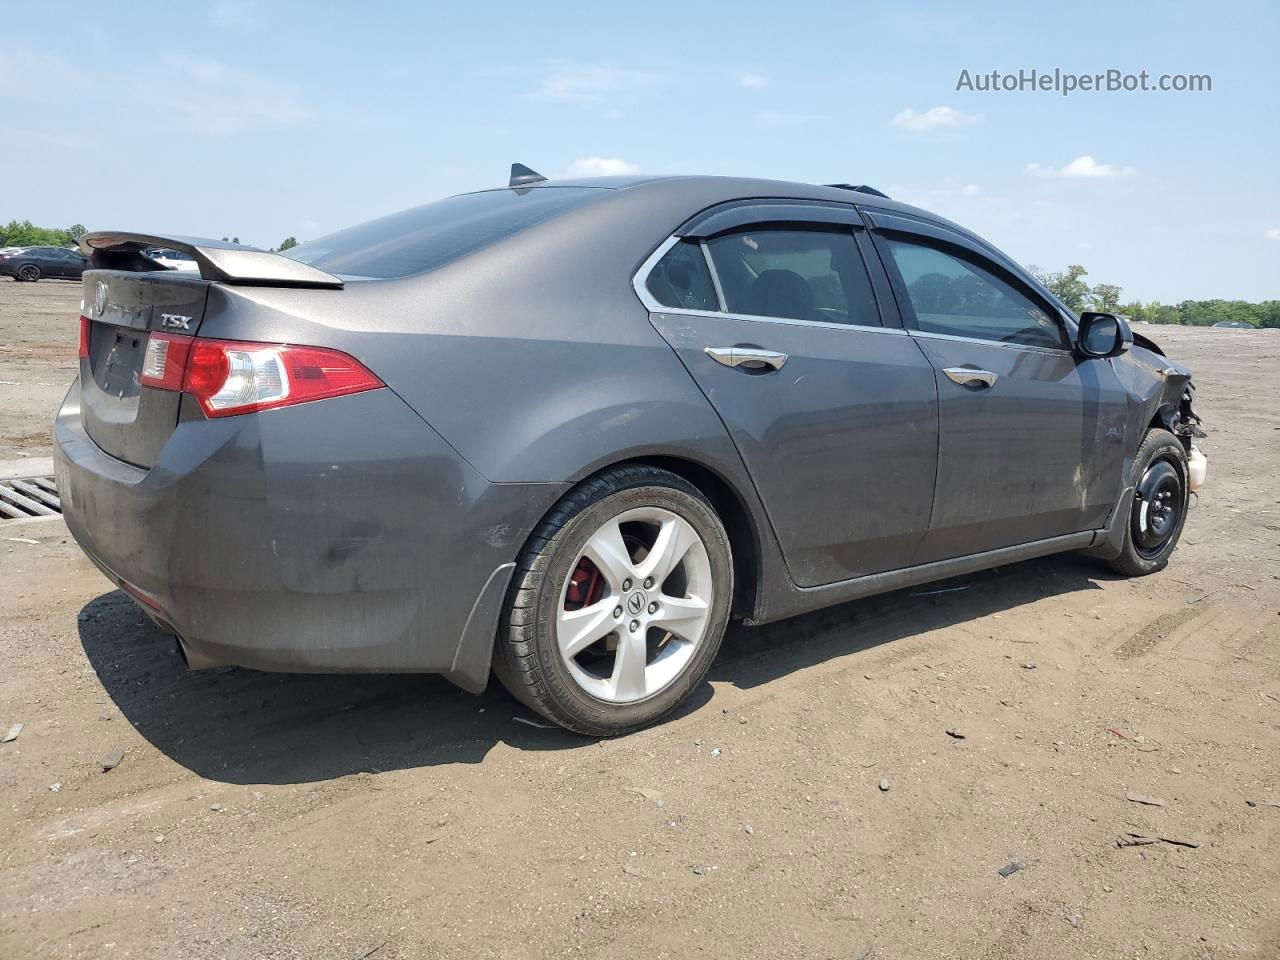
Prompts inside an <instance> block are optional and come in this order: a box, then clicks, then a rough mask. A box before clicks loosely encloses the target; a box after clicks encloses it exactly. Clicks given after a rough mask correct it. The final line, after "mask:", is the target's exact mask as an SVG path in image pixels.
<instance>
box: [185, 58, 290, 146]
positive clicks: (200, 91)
mask: <svg viewBox="0 0 1280 960" xmlns="http://www.w3.org/2000/svg"><path fill="white" fill-rule="evenodd" d="M164 61H165V76H166V77H168V79H169V83H168V84H167V86H168V88H169V89H171V90H172V91H173V96H172V102H171V104H170V106H171V108H172V109H173V110H174V111H175V112H177V113H179V114H181V115H182V116H184V117H185V118H186V120H187V125H188V126H189V127H190V128H191V129H192V130H193V131H194V132H196V133H204V134H228V133H240V132H241V131H243V130H247V129H250V128H253V127H266V126H285V125H291V124H295V123H300V122H302V121H303V120H306V119H307V117H308V116H309V112H308V111H307V110H306V108H304V107H303V106H302V104H301V103H300V102H299V101H298V99H297V95H296V93H295V91H294V89H293V88H291V87H287V86H284V85H282V84H279V83H277V82H275V81H273V80H272V79H270V78H269V77H263V76H259V75H257V74H254V73H249V72H248V71H244V70H238V69H236V68H235V67H229V66H227V65H226V64H225V63H222V62H221V61H219V60H202V59H199V58H196V57H190V56H179V55H177V54H168V55H166V56H165V58H164Z"/></svg>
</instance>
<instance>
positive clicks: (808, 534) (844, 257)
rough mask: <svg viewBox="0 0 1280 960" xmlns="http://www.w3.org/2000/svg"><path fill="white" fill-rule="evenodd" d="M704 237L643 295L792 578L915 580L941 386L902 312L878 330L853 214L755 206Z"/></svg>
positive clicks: (654, 277) (650, 268) (646, 273)
mask: <svg viewBox="0 0 1280 960" xmlns="http://www.w3.org/2000/svg"><path fill="white" fill-rule="evenodd" d="M699 232H701V233H705V234H708V235H706V236H701V235H689V236H686V239H682V240H672V241H669V242H668V244H667V245H666V246H665V247H663V248H660V249H659V251H658V252H656V253H655V255H654V256H653V257H651V258H650V261H649V263H648V264H646V267H645V268H642V270H641V273H640V275H639V276H638V278H637V290H638V291H639V292H640V294H641V298H642V299H644V300H645V302H646V304H647V305H648V306H649V308H650V311H651V312H650V318H651V321H652V322H653V325H654V326H655V327H656V328H657V330H658V331H659V333H661V334H662V336H663V337H664V338H665V339H666V340H667V342H668V343H670V344H671V346H672V347H673V348H674V349H675V350H676V352H677V353H678V355H679V356H680V359H681V360H682V362H683V363H684V365H685V366H686V368H687V369H688V370H689V372H690V374H692V376H693V377H694V379H695V380H696V381H697V383H698V385H699V387H700V388H701V389H702V391H703V393H704V394H705V395H706V396H707V399H708V400H709V401H710V402H711V404H712V405H713V406H714V407H715V409H716V411H717V413H718V414H719V415H720V418H721V419H722V420H723V422H724V424H725V426H726V428H727V429H728V431H729V434H730V436H731V437H732V438H733V441H734V443H735V444H736V445H737V447H738V450H739V452H740V453H741V455H742V458H743V460H744V462H745V464H746V466H747V468H748V471H749V472H750V474H751V476H752V479H753V480H754V482H755V484H756V487H757V490H758V492H759V494H760V496H761V499H762V501H763V502H764V504H765V508H766V510H767V511H768V513H769V517H770V519H771V521H772V523H773V527H774V530H775V533H776V534H777V537H778V540H779V543H780V544H781V546H782V550H783V554H784V556H785V558H786V561H787V565H788V567H789V569H790V571H791V574H792V577H793V578H794V579H795V581H796V582H797V583H799V584H800V585H802V586H816V585H820V584H826V583H833V582H836V581H839V580H845V579H849V578H852V577H858V576H863V575H866V574H871V573H877V572H881V571H884V570H890V569H894V568H897V567H903V566H906V565H907V564H908V563H909V562H910V558H911V556H912V554H913V552H914V551H915V549H916V547H917V546H918V545H919V543H920V541H921V539H922V538H923V537H924V535H925V532H926V530H927V529H928V523H929V511H930V508H931V503H932V498H933V484H934V474H935V470H936V463H937V444H938V411H937V395H936V387H935V385H934V379H933V372H932V368H931V367H930V365H929V362H928V360H927V359H926V358H925V357H924V355H923V354H922V352H921V351H920V349H919V348H918V347H917V346H916V344H915V343H914V342H913V341H912V339H911V338H910V337H909V336H907V335H906V333H905V331H904V330H902V329H901V327H900V326H899V325H898V324H897V318H896V312H893V311H892V310H891V312H890V317H889V320H890V323H889V325H886V324H885V323H884V322H883V321H882V315H881V309H880V301H881V300H889V301H891V300H892V296H891V294H890V293H889V290H888V287H887V283H886V281H885V279H884V276H883V273H882V272H879V271H880V268H879V266H878V264H874V263H873V265H874V266H875V269H876V271H877V272H876V273H871V272H869V270H868V266H867V262H866V259H865V257H866V255H867V254H870V256H871V257H872V258H873V261H874V256H875V253H874V250H873V249H872V248H871V247H870V244H869V242H868V241H867V239H866V237H865V232H864V230H863V228H862V225H861V222H860V221H859V220H858V219H857V216H856V213H855V212H854V211H853V210H852V208H851V207H834V206H833V207H825V208H814V209H812V210H806V209H804V208H803V207H802V205H785V206H784V205H778V206H773V207H771V206H770V205H768V204H762V205H759V206H756V207H752V208H750V209H745V210H744V209H743V208H741V207H738V208H735V209H734V211H733V212H732V213H731V215H729V216H727V217H722V218H721V219H719V220H715V219H711V220H710V221H709V223H708V225H707V226H705V227H704V228H703V229H702V230H701V231H698V230H696V229H695V230H691V231H687V233H688V234H697V233H699ZM873 277H874V278H875V280H874V281H873ZM876 281H878V283H879V285H880V287H881V289H880V296H879V298H878V297H877V291H876V289H875V285H876Z"/></svg>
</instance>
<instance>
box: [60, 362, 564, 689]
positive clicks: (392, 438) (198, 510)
mask: <svg viewBox="0 0 1280 960" xmlns="http://www.w3.org/2000/svg"><path fill="white" fill-rule="evenodd" d="M54 439H55V444H54V460H55V472H56V474H57V481H58V488H59V492H60V494H61V497H62V506H63V511H64V513H65V516H66V521H67V526H68V527H69V529H70V530H71V533H72V535H73V536H74V537H75V538H76V540H77V542H78V543H79V544H80V545H81V547H83V549H84V550H85V552H86V553H87V554H88V555H89V557H90V558H91V559H92V560H93V561H94V562H95V563H96V564H97V565H98V566H99V567H101V568H102V569H103V571H104V573H106V574H107V576H108V577H110V578H111V579H112V580H113V581H114V582H115V583H116V584H117V585H120V586H124V587H125V589H126V590H127V591H128V592H130V593H131V594H132V595H133V596H134V598H135V599H138V600H139V602H140V605H142V606H143V607H144V609H147V612H148V613H149V614H151V615H152V616H153V617H154V618H155V619H157V620H158V621H159V622H161V623H163V624H165V625H167V626H169V627H171V628H172V629H173V631H174V632H175V633H176V634H178V636H179V637H180V638H181V640H182V643H183V645H184V647H185V649H186V652H187V656H188V658H189V660H190V661H191V662H192V663H193V665H196V664H198V665H207V666H210V665H214V664H235V665H239V666H245V667H251V668H255V669H261V670H277V671H288V672H348V671H349V672H429V673H442V674H445V675H446V676H448V677H449V678H450V679H452V680H454V682H456V683H458V684H459V685H460V686H463V687H464V688H466V689H471V690H476V689H480V688H483V686H484V684H485V682H486V680H487V676H488V670H489V657H490V654H491V650H492V644H493V637H494V631H495V629H496V624H497V618H498V615H499V612H500V609H501V605H502V601H503V598H504V596H505V591H506V586H507V580H508V579H509V576H510V572H511V569H512V564H513V562H514V560H515V559H516V555H517V554H518V552H519V550H520V547H521V546H522V544H523V542H524V539H525V537H526V536H527V535H528V532H529V531H530V530H531V529H532V527H533V525H534V524H535V523H536V522H537V520H538V519H539V518H540V517H541V516H542V514H543V512H545V510H546V509H547V508H548V507H549V506H550V504H551V503H553V502H554V500H555V499H556V498H557V497H558V496H559V494H560V493H561V492H562V491H563V486H562V485H559V484H493V483H489V482H488V481H487V480H485V479H484V478H483V477H482V476H481V475H480V474H479V473H477V472H476V471H475V470H474V469H473V468H472V467H471V466H470V465H468V464H467V463H466V462H465V461H464V460H462V458H461V457H459V456H458V455H457V454H456V453H455V452H454V451H453V450H452V448H451V447H449V446H448V444H446V443H445V442H444V441H443V440H442V439H441V438H440V437H439V435H438V434H436V433H435V431H433V430H432V429H431V428H430V427H429V426H428V425H427V424H426V423H425V422H423V421H422V419H421V418H420V417H418V416H417V415H416V414H415V413H414V412H413V411H412V410H410V409H409V407H408V406H407V405H405V404H404V402H403V401H401V400H400V399H399V397H397V396H396V395H395V394H394V393H393V392H392V391H390V390H375V391H370V392H368V393H363V394H358V395H355V396H350V397H342V398H335V399H331V400H323V401H320V402H318V403H311V404H302V405H300V406H297V407H291V408H287V409H281V410H273V411H268V412H265V413H262V414H257V415H248V416H243V417H229V418H226V419H225V420H202V419H196V420H189V421H185V422H183V423H180V424H179V425H178V427H177V429H176V430H175V431H174V433H173V435H172V436H171V437H170V438H169V440H168V441H167V442H166V443H165V445H164V448H163V449H162V450H161V453H160V456H159V458H158V459H157V461H156V463H155V465H154V466H152V467H151V469H149V470H143V469H140V468H137V467H134V466H131V465H129V464H125V463H122V462H121V461H119V460H116V459H114V458H112V457H110V456H108V455H107V454H106V453H104V452H103V451H102V450H101V449H99V448H98V447H97V446H96V445H95V444H94V443H93V441H92V440H91V439H90V438H89V437H88V435H87V434H86V433H85V431H84V428H83V424H82V422H81V417H80V404H79V386H78V384H77V385H73V386H72V388H71V391H70V392H69V393H68V395H67V398H66V400H65V401H64V403H63V406H62V409H61V410H60V411H59V413H58V417H57V420H56V422H55V428H54Z"/></svg>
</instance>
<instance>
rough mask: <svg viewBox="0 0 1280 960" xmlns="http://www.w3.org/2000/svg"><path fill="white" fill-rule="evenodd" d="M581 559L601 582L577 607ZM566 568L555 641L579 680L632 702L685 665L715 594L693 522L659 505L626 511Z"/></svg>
mask: <svg viewBox="0 0 1280 960" xmlns="http://www.w3.org/2000/svg"><path fill="white" fill-rule="evenodd" d="M584 561H587V562H588V563H589V564H590V566H591V568H592V569H593V570H594V571H597V572H598V574H599V576H600V578H602V579H603V585H597V589H596V591H595V593H593V594H591V595H590V596H588V598H587V599H588V600H590V602H587V603H584V604H583V605H582V606H579V607H577V608H576V609H570V608H571V607H573V606H574V604H573V603H572V602H570V596H571V590H572V589H573V584H574V576H575V571H578V570H579V569H581V568H582V566H583V562H584ZM569 570H570V573H569V577H567V578H566V580H565V583H564V585H563V586H562V587H561V589H560V604H559V607H558V608H557V612H556V645H557V647H558V648H559V650H560V656H561V657H562V658H563V660H564V663H565V665H566V666H567V667H568V668H569V673H570V675H571V676H572V677H573V679H574V681H575V682H576V683H577V684H578V686H579V687H581V688H582V689H583V690H584V691H585V692H586V693H588V694H590V695H591V696H593V697H595V698H597V699H599V700H603V701H605V702H608V703H634V702H636V701H638V700H644V699H647V698H649V697H652V696H653V695H654V694H657V693H659V692H660V691H662V690H663V689H665V688H666V687H667V686H668V685H669V684H670V683H672V682H673V681H674V680H675V679H676V678H677V677H679V676H680V675H681V674H682V673H683V672H684V669H685V667H687V666H688V664H689V662H690V661H691V660H692V659H693V656H694V653H695V651H696V650H697V649H698V646H699V644H701V643H702V641H703V639H704V638H705V636H706V632H707V622H708V620H709V619H710V616H711V609H712V606H713V601H714V599H715V598H714V596H713V591H714V588H713V586H712V579H711V562H710V560H709V559H708V557H707V548H706V546H705V545H704V544H703V542H702V539H701V537H699V536H698V533H697V531H695V530H694V529H693V527H692V526H691V525H690V524H689V522H688V521H687V520H685V519H684V518H683V517H680V516H678V515H677V514H675V513H672V512H671V511H670V510H664V509H662V508H660V507H637V508H635V509H632V510H627V511H624V512H623V513H621V514H619V515H618V516H616V517H613V518H611V519H609V520H607V521H605V522H604V524H602V525H601V526H600V527H599V529H597V530H596V531H595V533H593V534H592V535H591V537H590V539H588V540H587V542H586V544H585V545H584V546H583V548H582V551H581V552H580V553H579V554H578V556H577V558H576V559H575V560H574V562H573V564H572V565H571V566H570V568H569Z"/></svg>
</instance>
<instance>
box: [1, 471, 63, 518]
mask: <svg viewBox="0 0 1280 960" xmlns="http://www.w3.org/2000/svg"><path fill="white" fill-rule="evenodd" d="M61 514H62V502H61V501H60V500H59V499H58V488H57V486H55V485H54V482H53V477H28V478H26V479H22V480H0V523H3V522H4V521H6V520H30V519H31V518H32V517H57V516H60V515H61Z"/></svg>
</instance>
